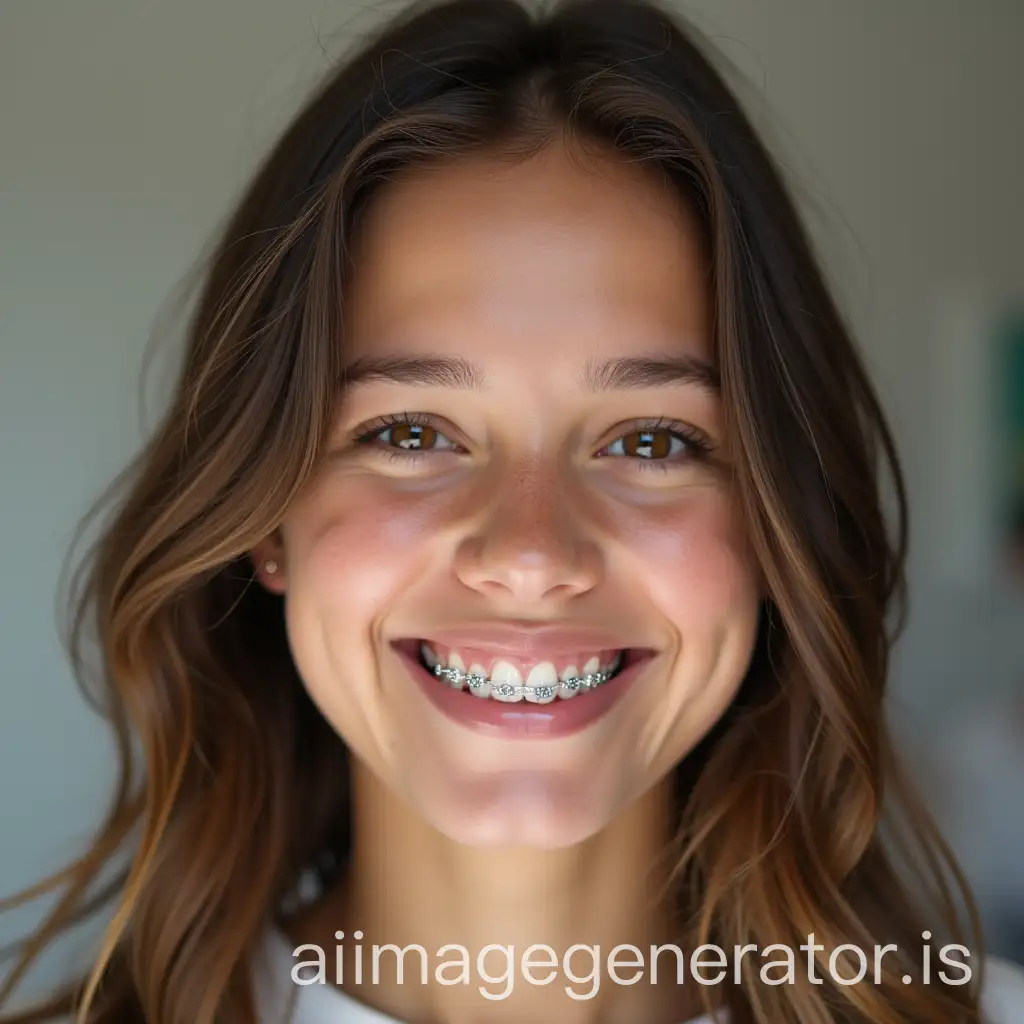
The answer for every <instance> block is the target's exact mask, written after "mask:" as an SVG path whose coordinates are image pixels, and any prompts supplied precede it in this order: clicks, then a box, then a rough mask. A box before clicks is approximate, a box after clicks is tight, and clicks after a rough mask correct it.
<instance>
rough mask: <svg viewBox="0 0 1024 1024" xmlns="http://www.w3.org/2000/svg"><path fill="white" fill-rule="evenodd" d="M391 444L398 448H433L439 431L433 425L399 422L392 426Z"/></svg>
mask: <svg viewBox="0 0 1024 1024" xmlns="http://www.w3.org/2000/svg"><path fill="white" fill-rule="evenodd" d="M390 434H391V444H393V445H395V446H396V447H398V448H415V449H422V448H433V447H434V443H435V441H436V440H437V437H438V433H437V431H436V430H435V429H434V428H433V427H424V426H419V425H418V424H415V423H399V424H398V425H397V426H394V427H391V429H390Z"/></svg>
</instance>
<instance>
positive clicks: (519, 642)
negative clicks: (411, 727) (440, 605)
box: [420, 622, 638, 658]
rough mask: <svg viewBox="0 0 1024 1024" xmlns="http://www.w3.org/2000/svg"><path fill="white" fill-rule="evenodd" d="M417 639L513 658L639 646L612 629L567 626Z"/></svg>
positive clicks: (459, 630)
mask: <svg viewBox="0 0 1024 1024" xmlns="http://www.w3.org/2000/svg"><path fill="white" fill-rule="evenodd" d="M420 639H421V640H426V641H427V643H435V644H440V645H442V646H444V647H454V648H456V649H458V648H475V649H477V650H485V651H489V652H492V653H494V654H497V655H505V656H507V657H513V658H532V657H538V656H542V657H544V658H559V657H572V656H573V655H576V654H579V653H580V652H581V651H605V650H616V651H618V650H624V649H626V648H627V647H636V646H638V645H637V644H636V643H635V642H631V641H630V639H629V638H627V637H625V636H624V635H623V634H622V633H617V632H615V631H613V630H608V629H603V628H600V627H596V626H574V625H569V624H566V623H562V624H556V623H548V624H538V623H511V622H510V623H490V624H486V625H478V626H459V627H452V628H450V629H435V630H432V631H431V632H430V633H428V634H425V635H423V636H422V637H420Z"/></svg>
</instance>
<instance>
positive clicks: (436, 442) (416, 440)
mask: <svg viewBox="0 0 1024 1024" xmlns="http://www.w3.org/2000/svg"><path fill="white" fill-rule="evenodd" d="M358 440H359V442H360V444H365V445H372V446H374V447H377V448H386V449H390V451H391V452H392V453H394V454H398V453H399V452H403V451H405V452H409V453H410V454H414V453H418V452H431V451H435V452H436V451H458V450H459V446H458V445H457V444H455V443H454V442H453V441H450V440H449V439H448V438H447V437H445V435H444V434H442V433H441V431H440V430H438V429H437V428H436V427H432V426H430V424H429V423H417V422H415V421H413V420H406V419H398V420H395V421H394V422H391V423H387V424H386V425H385V426H381V427H377V428H376V429H374V430H371V431H369V432H368V433H366V434H363V435H362V436H361V437H360V438H359V439H358Z"/></svg>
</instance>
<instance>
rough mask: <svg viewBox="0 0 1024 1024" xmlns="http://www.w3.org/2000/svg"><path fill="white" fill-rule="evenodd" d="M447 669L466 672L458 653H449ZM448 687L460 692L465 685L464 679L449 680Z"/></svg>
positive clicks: (464, 664)
mask: <svg viewBox="0 0 1024 1024" xmlns="http://www.w3.org/2000/svg"><path fill="white" fill-rule="evenodd" d="M448 667H449V668H457V669H458V670H459V671H460V672H465V671H466V663H465V662H464V661H463V660H462V658H460V657H459V653H458V651H450V652H449V654H448ZM448 685H449V686H450V687H451V688H452V689H453V690H461V689H462V688H463V687H464V686H465V685H466V681H465V680H464V679H458V680H451V681H449V683H448Z"/></svg>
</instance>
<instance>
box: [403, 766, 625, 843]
mask: <svg viewBox="0 0 1024 1024" xmlns="http://www.w3.org/2000/svg"><path fill="white" fill-rule="evenodd" d="M626 802H628V800H627V794H625V793H624V792H622V791H621V790H620V788H619V787H617V786H616V787H614V788H613V789H610V788H609V787H608V785H606V784H605V785H602V780H601V779H599V778H595V777H593V776H590V777H587V776H586V774H585V773H581V775H580V776H575V774H574V773H566V772H561V773H555V772H546V771H532V770H521V769H520V770H506V771H497V772H493V773H491V774H490V775H488V776H487V777H485V778H476V779H474V780H471V781H470V780H463V781H462V782H461V783H460V784H459V785H457V786H455V787H452V788H451V789H448V790H447V791H446V792H437V791H434V792H433V793H426V792H423V790H422V789H420V791H419V792H418V793H417V794H416V806H417V810H418V811H419V813H420V815H421V816H422V817H424V818H425V819H426V820H427V821H428V823H429V824H430V825H431V826H432V827H433V828H435V829H436V830H437V831H439V832H440V833H441V834H442V835H444V836H446V837H447V838H449V839H450V840H452V842H455V843H459V844H461V845H463V846H480V847H513V846H514V847H530V848H533V849H538V850H557V849H564V848H566V847H570V846H575V845H576V844H578V843H582V842H584V841H585V840H587V839H589V838H591V837H592V836H594V835H596V834H597V833H599V832H601V831H602V830H604V829H605V828H607V827H608V825H609V824H610V823H611V822H612V821H614V820H615V818H616V817H617V816H618V815H619V814H620V813H621V811H622V808H623V805H624V804H625V803H626Z"/></svg>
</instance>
